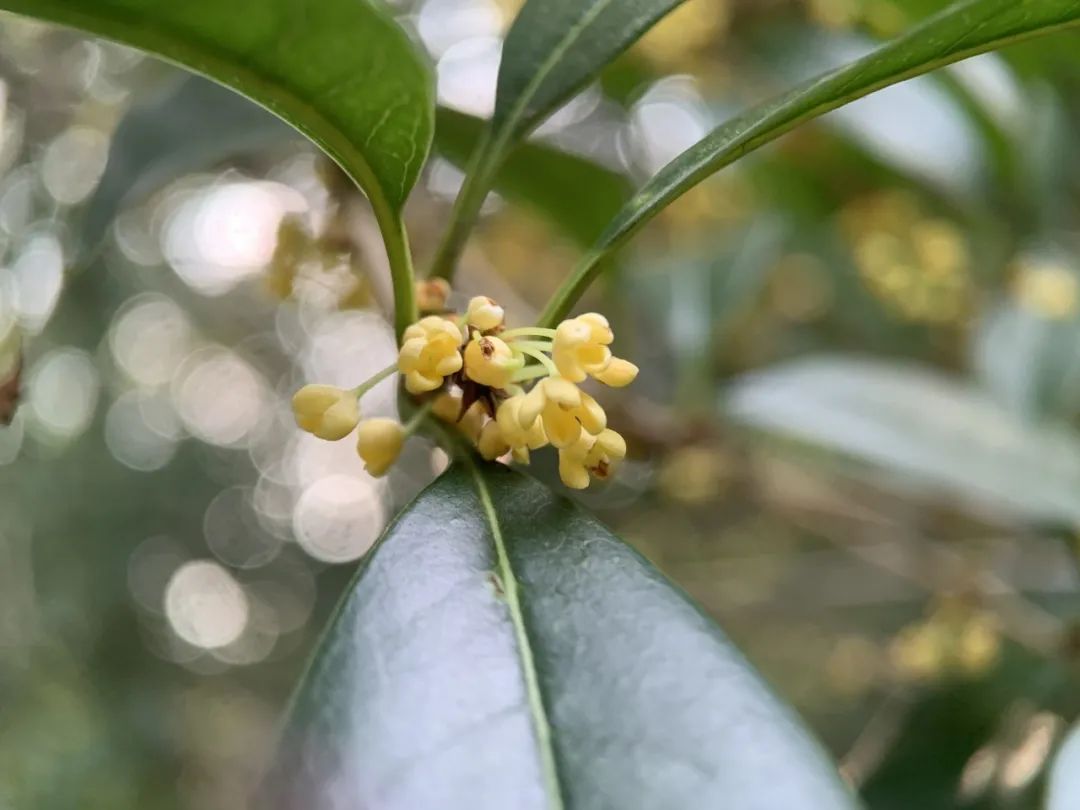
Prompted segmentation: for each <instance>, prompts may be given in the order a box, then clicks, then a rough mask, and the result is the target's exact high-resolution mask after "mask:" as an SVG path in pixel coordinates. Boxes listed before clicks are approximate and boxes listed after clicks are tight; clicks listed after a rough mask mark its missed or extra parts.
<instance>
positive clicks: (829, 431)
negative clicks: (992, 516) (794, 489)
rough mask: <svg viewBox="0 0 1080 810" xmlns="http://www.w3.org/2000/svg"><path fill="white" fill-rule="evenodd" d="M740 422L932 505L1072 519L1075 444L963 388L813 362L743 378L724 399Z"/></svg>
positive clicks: (1077, 493) (874, 366)
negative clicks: (931, 498)
mask: <svg viewBox="0 0 1080 810" xmlns="http://www.w3.org/2000/svg"><path fill="white" fill-rule="evenodd" d="M728 408H729V411H730V413H731V415H732V416H733V417H734V418H735V419H736V420H737V421H740V422H743V423H745V424H748V425H752V426H755V427H759V428H764V429H766V430H770V431H775V432H777V433H780V434H783V435H787V436H791V437H793V438H796V439H800V440H802V441H805V442H808V443H811V444H814V445H817V446H819V447H822V448H824V449H827V450H830V451H834V452H837V453H839V454H841V455H843V456H847V457H850V458H854V459H857V460H859V461H862V462H869V463H871V464H874V465H876V466H878V467H880V468H883V469H885V470H887V471H889V472H891V473H900V474H902V475H903V476H905V477H906V480H907V482H908V483H909V484H911V485H914V486H915V487H916V488H918V489H921V490H922V491H925V492H929V493H933V494H934V495H935V496H936V497H940V494H941V493H940V490H941V488H942V487H943V486H944V487H946V488H947V490H948V491H949V492H951V493H954V494H956V495H959V496H961V497H963V498H965V499H967V500H968V501H971V502H976V503H980V504H982V505H983V506H986V505H989V506H991V507H992V508H995V509H1005V510H1008V511H1011V512H1013V513H1015V514H1018V515H1020V516H1022V517H1026V518H1029V519H1036V520H1044V521H1048V522H1052V523H1058V524H1066V525H1070V526H1072V525H1075V524H1076V523H1077V521H1080V440H1078V439H1077V437H1076V435H1075V434H1074V433H1073V432H1072V431H1071V430H1069V429H1068V427H1067V426H1065V425H1061V424H1048V425H1038V426H1036V425H1029V424H1027V423H1026V422H1024V421H1023V420H1021V419H1019V418H1018V417H1016V416H1015V415H1014V414H1013V413H1010V412H1009V411H1008V410H1006V409H1005V408H1002V407H1001V406H999V405H998V404H997V403H995V402H993V401H992V400H991V399H990V398H989V397H988V396H986V395H985V394H984V393H983V392H981V391H979V390H978V389H975V388H974V387H972V386H969V385H965V384H963V383H960V382H957V381H955V380H952V379H949V378H947V377H945V376H943V375H940V374H938V373H935V372H932V371H929V370H926V369H920V368H916V367H912V366H899V365H890V364H888V363H883V362H879V361H873V360H862V359H853V358H846V357H835V356H823V357H816V358H810V359H806V360H801V361H797V362H794V363H791V364H788V365H785V366H781V367H779V368H775V369H770V370H767V371H763V372H759V373H756V374H751V375H749V376H748V377H746V378H745V379H743V380H742V381H740V382H739V383H737V384H736V385H735V387H734V389H733V391H732V393H731V396H730V398H729V401H728Z"/></svg>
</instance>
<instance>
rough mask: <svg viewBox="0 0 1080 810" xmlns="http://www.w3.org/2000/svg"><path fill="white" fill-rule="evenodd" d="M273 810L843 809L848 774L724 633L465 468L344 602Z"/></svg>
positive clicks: (292, 727) (565, 520) (288, 741)
mask: <svg viewBox="0 0 1080 810" xmlns="http://www.w3.org/2000/svg"><path fill="white" fill-rule="evenodd" d="M271 774H272V776H271V779H270V781H269V784H268V785H267V789H266V794H265V795H266V797H267V804H268V805H269V806H272V807H282V808H292V807H304V808H310V809H311V810H321V809H322V808H331V807H333V808H339V807H379V808H382V809H383V810H394V808H403V809H404V808H408V810H412V809H413V808H418V807H439V808H445V809H447V810H448V809H449V808H470V809H471V808H476V807H513V808H515V810H531V808H563V807H565V808H602V807H619V808H623V807H626V808H629V807H633V808H637V809H638V810H649V808H657V809H658V810H659V809H661V808H663V809H664V810H666V809H667V808H674V807H678V808H684V809H685V810H692V808H699V807H700V808H717V807H731V808H739V810H776V808H782V807H783V808H789V807H790V808H795V807H797V808H799V810H845V809H847V808H852V807H853V806H854V802H853V800H852V799H851V798H850V796H849V795H848V793H847V791H846V789H845V788H844V787H843V786H842V784H841V783H840V781H839V780H838V779H837V776H836V772H835V769H834V768H833V766H832V765H831V764H830V763H829V762H828V761H827V759H826V758H825V757H824V755H823V754H822V752H821V751H820V750H819V748H818V746H817V744H816V743H815V742H813V741H812V740H811V738H810V737H809V736H808V735H807V734H806V732H805V731H803V730H802V729H801V728H800V726H799V723H798V721H797V719H796V718H795V716H794V715H793V714H792V713H791V711H790V710H789V709H787V708H785V707H784V706H783V705H781V704H780V703H779V702H778V701H777V700H776V699H775V698H774V697H773V696H772V694H771V693H770V692H769V690H768V688H767V687H766V686H764V685H763V683H762V682H761V680H760V679H759V677H758V676H757V675H756V674H754V672H753V670H752V669H751V668H750V667H749V666H748V665H747V663H746V662H745V660H743V658H742V656H741V655H740V654H739V653H738V652H737V651H736V650H735V649H734V648H733V647H732V645H731V643H730V642H729V641H728V640H727V638H726V637H725V636H724V635H723V633H721V631H720V630H719V629H718V628H717V627H716V626H715V625H714V624H713V623H712V622H711V621H710V620H709V619H707V618H706V617H705V616H704V615H703V614H702V613H701V612H700V611H699V610H698V608H696V607H695V606H694V605H693V604H692V603H691V602H690V601H689V600H688V599H687V598H686V597H685V596H684V595H683V594H682V593H680V592H679V591H677V590H675V589H673V588H672V587H671V585H670V584H669V583H668V582H667V581H666V580H665V579H664V578H663V577H662V576H661V575H660V574H659V573H658V572H657V571H655V570H654V569H653V568H651V567H650V566H649V565H648V564H647V563H646V562H645V561H644V560H643V559H642V558H641V557H639V556H638V555H637V554H636V553H635V552H634V551H632V550H631V549H630V548H629V547H628V546H626V545H625V544H624V543H622V541H620V540H619V539H618V538H616V537H614V536H613V535H612V534H611V533H610V532H609V531H607V530H606V529H605V528H604V527H603V526H601V525H600V524H599V523H598V522H597V521H596V520H595V519H593V518H592V517H590V516H589V515H587V514H585V513H584V512H582V511H581V510H580V509H579V508H578V507H576V506H574V505H573V504H572V503H571V502H570V501H568V500H567V499H565V498H562V497H557V496H555V495H554V494H553V493H552V492H550V491H549V490H548V489H546V488H545V487H544V486H542V485H541V484H539V483H537V482H535V481H533V480H532V479H530V478H526V477H524V476H522V475H520V474H518V473H516V472H512V471H510V470H508V469H506V468H504V467H500V466H496V465H486V466H485V467H484V468H483V469H482V470H480V469H476V468H470V467H455V468H453V469H451V470H450V471H449V472H448V473H447V474H446V475H444V476H443V477H442V478H441V479H439V480H438V481H437V482H436V483H435V484H433V485H432V486H431V487H430V488H428V489H427V490H426V491H425V492H424V493H422V494H421V495H420V497H419V498H418V499H417V500H416V501H415V502H414V503H413V504H412V505H411V506H410V507H409V508H407V509H406V510H405V512H404V513H403V514H402V516H401V517H400V518H399V519H398V521H397V522H396V524H394V525H393V526H392V527H391V528H390V529H389V530H388V532H387V534H386V536H385V537H384V538H383V540H382V541H381V542H380V544H379V545H378V547H377V548H376V550H375V551H374V552H373V553H372V555H371V557H370V558H369V559H368V560H367V562H366V563H365V565H364V567H363V569H362V570H361V571H360V573H359V574H358V576H357V579H356V581H355V583H354V585H353V586H352V588H351V590H350V592H349V593H348V594H347V596H346V599H345V601H344V602H343V604H342V606H341V608H340V611H339V613H338V615H337V616H336V618H335V620H334V621H333V623H332V625H331V626H330V628H329V630H328V632H327V634H326V636H325V638H324V640H323V643H322V645H321V647H320V649H319V650H318V652H317V654H316V656H315V658H314V659H313V663H312V666H311V669H310V671H309V673H308V675H307V678H306V680H305V681H304V683H303V685H302V687H301V689H300V691H299V693H298V694H297V696H296V699H295V701H294V706H293V711H292V714H291V717H290V721H289V723H288V725H287V726H286V730H285V734H284V737H283V740H282V748H281V751H280V758H279V759H278V760H277V762H276V763H275V765H274V767H273V768H272V771H271Z"/></svg>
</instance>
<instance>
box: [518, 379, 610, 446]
mask: <svg viewBox="0 0 1080 810" xmlns="http://www.w3.org/2000/svg"><path fill="white" fill-rule="evenodd" d="M537 422H540V423H541V424H542V425H543V428H544V435H546V436H547V438H548V441H550V442H551V443H552V444H553V445H554V446H555V447H569V446H570V445H571V444H573V443H574V442H576V441H577V440H578V439H579V438H580V437H581V432H582V430H585V431H587V432H588V433H591V434H593V435H594V436H595V435H596V434H597V433H599V432H600V431H602V430H603V429H604V428H605V427H607V414H605V413H604V409H603V408H601V407H600V404H599V403H598V402H597V401H596V400H595V399H593V398H592V397H590V396H589V395H588V394H586V393H585V392H584V391H582V390H581V389H580V388H578V387H577V386H576V385H574V384H573V383H572V382H570V381H569V380H567V379H564V378H562V377H547V378H545V379H543V380H540V382H538V383H537V384H536V385H534V386H533V389H532V390H531V391H530V392H529V393H527V394H526V395H525V397H524V399H523V400H522V402H521V407H520V408H518V424H519V425H520V426H521V429H522V430H526V431H527V430H531V429H532V428H533V426H534V425H535V424H536V423H537Z"/></svg>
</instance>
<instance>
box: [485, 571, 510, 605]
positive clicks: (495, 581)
mask: <svg viewBox="0 0 1080 810" xmlns="http://www.w3.org/2000/svg"><path fill="white" fill-rule="evenodd" d="M488 582H490V583H491V587H492V589H493V590H494V591H495V596H497V597H498V598H499V599H505V598H506V588H504V587H503V581H502V578H501V577H500V576H499V574H498V572H497V571H488Z"/></svg>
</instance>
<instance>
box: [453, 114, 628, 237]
mask: <svg viewBox="0 0 1080 810" xmlns="http://www.w3.org/2000/svg"><path fill="white" fill-rule="evenodd" d="M484 127H485V122H484V121H482V120H480V119H479V118H473V117H472V116H470V115H465V114H464V113H459V112H455V111H454V110H449V109H445V108H440V109H439V111H438V116H437V126H436V128H435V148H436V150H437V151H438V152H439V153H441V154H442V155H443V157H445V158H446V159H447V160H449V161H450V162H451V163H455V164H457V165H458V166H460V167H465V166H466V165H467V164H468V162H469V157H470V156H471V155H472V152H473V150H474V149H475V147H476V145H477V144H478V143H479V142H480V140H481V139H482V138H483V133H484ZM495 188H496V189H498V191H499V192H501V193H502V194H504V195H505V196H506V197H508V198H510V199H511V200H513V201H514V202H518V203H521V204H523V205H525V206H527V207H530V208H532V209H534V210H535V211H536V212H537V213H539V214H542V215H543V216H544V217H546V218H547V219H549V220H550V221H551V222H553V223H554V224H556V225H558V226H559V227H560V228H562V229H563V230H564V231H566V233H567V234H569V235H570V236H572V237H573V238H574V239H576V240H577V241H578V242H581V243H582V244H584V245H590V244H592V243H593V242H594V241H595V240H596V238H597V237H598V236H599V235H600V233H601V232H602V231H603V230H604V226H606V225H607V223H608V222H609V221H610V220H611V218H612V217H613V216H614V215H615V213H616V212H617V211H618V210H619V208H620V207H621V206H622V205H623V204H624V203H625V202H626V201H627V200H628V199H629V198H630V183H629V181H628V180H627V179H626V177H624V176H623V175H621V174H619V173H618V172H613V171H610V170H609V169H605V168H603V167H602V166H598V165H597V164H596V163H593V162H592V161H591V160H587V159H585V158H581V157H577V156H575V155H570V154H567V153H566V152H561V151H559V150H558V149H554V148H552V147H549V146H544V145H542V144H538V143H529V144H525V145H524V146H522V147H521V148H519V149H518V150H517V151H515V152H514V153H513V154H512V155H511V156H510V158H509V160H507V161H506V162H505V163H504V164H503V165H502V168H501V169H499V173H498V175H497V176H496V178H495Z"/></svg>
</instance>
